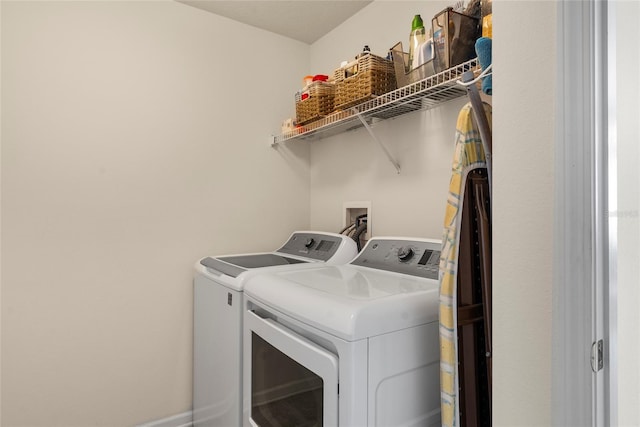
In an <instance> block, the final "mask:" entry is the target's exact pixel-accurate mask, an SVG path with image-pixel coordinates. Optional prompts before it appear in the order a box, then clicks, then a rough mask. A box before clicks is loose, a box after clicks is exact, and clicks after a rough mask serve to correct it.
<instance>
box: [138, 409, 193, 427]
mask: <svg viewBox="0 0 640 427" xmlns="http://www.w3.org/2000/svg"><path fill="white" fill-rule="evenodd" d="M136 427H193V412H192V411H187V412H183V413H181V414H178V415H172V416H170V417H167V418H163V419H161V420H156V421H151V422H148V423H144V424H140V425H137V426H136Z"/></svg>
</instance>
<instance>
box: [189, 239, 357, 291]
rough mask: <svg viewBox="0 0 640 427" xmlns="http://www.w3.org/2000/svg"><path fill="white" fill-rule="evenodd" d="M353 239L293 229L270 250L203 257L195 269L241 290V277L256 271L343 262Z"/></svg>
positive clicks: (352, 250)
mask: <svg viewBox="0 0 640 427" xmlns="http://www.w3.org/2000/svg"><path fill="white" fill-rule="evenodd" d="M357 253H358V251H357V247H356V243H355V242H354V241H353V239H351V238H350V237H348V236H345V235H342V234H336V233H327V232H318V231H296V232H294V233H293V234H291V236H290V237H289V239H288V240H287V241H286V242H285V244H284V245H282V247H280V248H279V249H278V250H276V251H274V252H261V253H250V254H235V255H224V256H215V257H205V258H203V259H201V260H200V261H199V262H198V263H197V264H196V266H195V268H196V273H199V274H202V275H205V276H207V277H209V278H210V279H212V280H215V281H217V282H218V283H220V284H223V285H225V286H228V287H230V288H232V289H235V290H242V286H243V281H244V280H246V278H247V277H248V276H250V275H251V274H254V273H256V272H258V271H262V270H268V269H280V270H282V269H286V268H296V267H297V268H300V266H305V265H309V264H313V263H327V264H345V263H347V262H349V261H351V260H352V259H353V258H354V257H355V256H356V255H357Z"/></svg>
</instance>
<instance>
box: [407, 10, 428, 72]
mask: <svg viewBox="0 0 640 427" xmlns="http://www.w3.org/2000/svg"><path fill="white" fill-rule="evenodd" d="M426 40H427V36H426V34H425V30H424V24H423V23H422V18H421V17H420V15H416V16H414V17H413V22H411V34H410V36H409V69H410V70H413V69H414V68H415V67H417V66H419V65H420V64H418V63H417V61H415V59H416V57H415V55H416V52H418V48H419V46H420V45H421V44H423V43H424V42H425V41H426Z"/></svg>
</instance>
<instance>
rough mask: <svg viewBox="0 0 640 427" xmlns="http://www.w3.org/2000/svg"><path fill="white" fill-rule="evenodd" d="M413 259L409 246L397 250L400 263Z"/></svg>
mask: <svg viewBox="0 0 640 427" xmlns="http://www.w3.org/2000/svg"><path fill="white" fill-rule="evenodd" d="M411 257H413V249H412V248H410V247H409V246H402V247H400V248H399V249H398V259H399V260H400V261H409V260H410V259H411Z"/></svg>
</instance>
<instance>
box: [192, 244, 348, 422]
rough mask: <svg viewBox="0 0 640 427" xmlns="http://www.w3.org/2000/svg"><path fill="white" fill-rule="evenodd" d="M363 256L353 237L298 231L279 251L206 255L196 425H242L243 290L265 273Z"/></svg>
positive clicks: (201, 268)
mask: <svg viewBox="0 0 640 427" xmlns="http://www.w3.org/2000/svg"><path fill="white" fill-rule="evenodd" d="M356 255H357V249H356V243H355V242H354V241H353V239H351V238H350V237H347V236H344V235H341V234H335V233H324V232H312V231H298V232H294V233H293V234H292V235H291V236H290V237H289V239H288V240H287V241H286V242H285V244H284V245H283V246H282V247H281V248H279V249H277V250H275V251H273V252H263V253H249V254H238V255H225V256H215V257H205V258H203V259H201V260H199V261H198V262H197V263H196V265H195V277H194V326H193V327H194V336H193V340H194V344H193V351H194V360H193V422H194V425H195V426H197V427H201V426H212V427H213V426H215V427H221V426H223V427H238V426H240V425H242V404H241V402H242V322H243V316H242V312H243V301H242V292H243V287H244V283H245V281H246V280H247V279H248V278H249V277H251V276H252V275H254V274H256V273H257V272H259V271H283V270H292V269H305V268H311V267H314V266H317V265H319V264H325V263H326V264H344V263H347V262H349V261H351V260H352V259H353V258H354V257H355V256H356Z"/></svg>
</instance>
